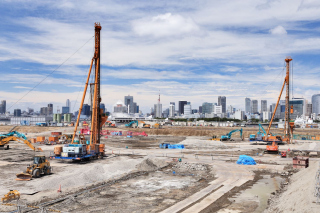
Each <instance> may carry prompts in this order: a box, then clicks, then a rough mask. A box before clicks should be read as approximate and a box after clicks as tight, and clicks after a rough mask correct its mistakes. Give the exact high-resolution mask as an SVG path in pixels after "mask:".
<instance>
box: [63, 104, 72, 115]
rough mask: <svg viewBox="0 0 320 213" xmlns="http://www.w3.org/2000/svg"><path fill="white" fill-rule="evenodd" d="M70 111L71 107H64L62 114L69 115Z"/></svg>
mask: <svg viewBox="0 0 320 213" xmlns="http://www.w3.org/2000/svg"><path fill="white" fill-rule="evenodd" d="M69 111H70V110H69V107H67V106H65V107H64V106H63V107H62V114H68V113H69Z"/></svg>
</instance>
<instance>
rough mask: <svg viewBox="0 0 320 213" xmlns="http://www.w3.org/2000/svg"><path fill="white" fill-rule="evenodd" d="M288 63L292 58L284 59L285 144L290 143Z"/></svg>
mask: <svg viewBox="0 0 320 213" xmlns="http://www.w3.org/2000/svg"><path fill="white" fill-rule="evenodd" d="M290 61H292V58H290V57H287V58H286V59H285V62H286V63H287V65H286V68H287V70H286V79H285V81H286V109H285V118H284V138H285V139H286V140H288V141H287V142H289V141H290V132H291V131H290V125H289V122H290V107H289V93H290V90H289V82H290V78H289V73H290Z"/></svg>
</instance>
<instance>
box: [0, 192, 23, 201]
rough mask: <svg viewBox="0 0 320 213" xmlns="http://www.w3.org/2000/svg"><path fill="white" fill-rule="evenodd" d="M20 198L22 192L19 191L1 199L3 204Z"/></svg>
mask: <svg viewBox="0 0 320 213" xmlns="http://www.w3.org/2000/svg"><path fill="white" fill-rule="evenodd" d="M19 198H20V192H18V191H17V190H10V192H8V193H7V194H5V195H4V197H3V198H1V202H9V201H11V200H17V199H19Z"/></svg>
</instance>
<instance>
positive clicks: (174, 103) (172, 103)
mask: <svg viewBox="0 0 320 213" xmlns="http://www.w3.org/2000/svg"><path fill="white" fill-rule="evenodd" d="M170 105H173V106H174V111H176V102H170Z"/></svg>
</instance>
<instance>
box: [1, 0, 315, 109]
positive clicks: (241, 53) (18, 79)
mask: <svg viewBox="0 0 320 213" xmlns="http://www.w3.org/2000/svg"><path fill="white" fill-rule="evenodd" d="M319 21H320V1H318V0H243V1H229V0H221V1H220V0H208V1H205V0H203V1H195V0H190V1H188V0H183V1H182V0H181V1H180V0H176V1H172V0H171V1H166V0H163V1H148V0H136V1H121V0H115V1H112V0H109V1H106V0H101V1H98V0H91V1H87V0H78V1H69V0H64V1H60V0H52V1H50V0H46V1H41V0H10V1H9V0H7V1H6V0H3V1H1V2H0V29H1V31H0V32H1V33H0V72H1V77H0V91H1V92H0V99H1V100H2V99H5V100H7V109H8V110H9V111H11V112H12V111H13V109H15V108H21V109H22V110H25V109H26V108H27V107H28V106H30V107H31V108H34V109H35V110H39V108H40V107H41V106H45V105H46V104H48V103H49V102H50V103H53V104H54V111H56V109H57V106H59V107H60V108H61V106H64V105H65V101H66V99H67V98H69V99H70V100H71V102H72V109H71V110H72V111H75V110H77V108H78V107H79V101H81V96H82V92H83V87H84V83H85V80H86V75H87V72H88V69H89V65H90V60H91V58H92V57H93V47H94V39H93V35H94V23H95V22H100V24H101V26H102V31H101V45H102V46H101V76H102V80H101V82H102V85H101V89H102V102H103V103H105V104H106V106H107V108H108V110H110V109H111V107H112V106H113V105H114V104H115V103H116V102H117V101H118V100H122V101H123V97H124V96H125V95H128V94H130V95H133V96H134V101H135V102H137V103H138V105H140V109H142V111H143V112H145V113H146V112H149V110H150V107H152V106H153V104H155V103H156V102H157V99H158V93H159V90H160V92H161V102H162V104H163V109H165V108H166V107H168V106H169V102H171V101H175V102H178V101H179V100H186V101H190V102H191V105H192V108H198V106H199V105H201V104H202V103H203V102H213V103H215V102H217V99H218V96H219V95H221V96H226V97H227V105H232V106H234V107H236V108H241V109H244V98H245V97H250V98H252V99H258V100H259V107H260V100H261V99H267V100H268V105H269V104H271V103H274V102H276V100H277V97H278V95H279V92H280V89H281V85H282V83H283V80H284V76H285V70H284V59H285V58H286V56H291V57H292V58H293V61H292V62H293V64H292V65H293V96H294V97H304V98H306V99H308V100H311V96H312V95H313V94H316V93H319V92H320V87H319V83H318V82H319V76H320V72H319V71H320V67H319V64H320V61H319V50H320V37H319V34H320V24H319V23H320V22H319ZM77 50H78V51H77ZM76 51H77V52H76ZM75 52H76V53H75ZM74 53H75V54H74ZM68 58H69V59H68ZM66 60H67V61H66ZM63 62H65V63H64V64H63V65H62V66H60V67H59V65H61V64H62V63H63ZM58 67H59V68H58ZM57 68H58V69H57ZM54 70H56V71H54ZM53 71H54V72H53ZM52 72H53V73H52ZM51 73H52V74H51ZM44 79H45V80H44ZM40 82H42V83H41V84H39V83H40ZM38 84H39V85H38ZM36 85H38V86H36ZM35 86H36V87H35ZM34 87H35V88H34ZM32 88H34V89H33V90H32V91H31V92H30V90H31V89H32ZM26 94H27V95H26ZM22 97H23V98H22ZM21 98H22V99H21ZM20 99H21V100H20ZM17 101H18V102H17ZM16 102H17V103H16ZM85 102H86V103H88V100H86V101H85ZM14 103H15V104H14ZM10 107H11V108H10Z"/></svg>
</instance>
